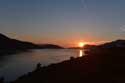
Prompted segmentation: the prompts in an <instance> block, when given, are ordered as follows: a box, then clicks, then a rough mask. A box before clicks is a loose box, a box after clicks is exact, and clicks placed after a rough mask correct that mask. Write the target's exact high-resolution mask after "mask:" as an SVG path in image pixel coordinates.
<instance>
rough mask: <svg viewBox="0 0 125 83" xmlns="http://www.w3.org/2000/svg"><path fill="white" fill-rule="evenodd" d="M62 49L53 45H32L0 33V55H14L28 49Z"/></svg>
mask: <svg viewBox="0 0 125 83" xmlns="http://www.w3.org/2000/svg"><path fill="white" fill-rule="evenodd" d="M61 48H63V47H61V46H58V45H53V44H41V45H38V44H34V43H31V42H26V41H21V40H16V39H12V38H9V37H7V36H5V35H3V34H1V33H0V55H6V54H11V53H15V52H18V51H24V50H28V49H61Z"/></svg>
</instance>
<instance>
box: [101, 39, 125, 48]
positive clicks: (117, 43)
mask: <svg viewBox="0 0 125 83" xmlns="http://www.w3.org/2000/svg"><path fill="white" fill-rule="evenodd" d="M99 47H103V48H112V47H125V40H122V39H121V40H116V41H112V42H108V43H105V44H102V45H100V46H99Z"/></svg>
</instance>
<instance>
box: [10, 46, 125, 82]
mask: <svg viewBox="0 0 125 83" xmlns="http://www.w3.org/2000/svg"><path fill="white" fill-rule="evenodd" d="M86 53H87V54H86V55H85V56H83V57H79V58H71V59H70V60H67V61H63V62H61V63H58V64H52V65H49V66H47V67H40V64H38V65H37V68H36V69H35V70H34V71H33V72H30V73H28V74H26V75H24V76H21V77H19V78H18V79H17V80H15V81H13V82H11V83H125V48H110V49H107V48H106V49H105V48H96V49H92V50H89V51H88V52H86Z"/></svg>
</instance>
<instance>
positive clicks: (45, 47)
mask: <svg viewBox="0 0 125 83" xmlns="http://www.w3.org/2000/svg"><path fill="white" fill-rule="evenodd" d="M38 46H39V48H40V49H63V47H61V46H59V45H54V44H39V45H38Z"/></svg>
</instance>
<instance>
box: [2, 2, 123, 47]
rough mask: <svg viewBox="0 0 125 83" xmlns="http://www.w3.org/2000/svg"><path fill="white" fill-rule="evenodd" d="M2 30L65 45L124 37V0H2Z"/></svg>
mask: <svg viewBox="0 0 125 83" xmlns="http://www.w3.org/2000/svg"><path fill="white" fill-rule="evenodd" d="M0 33H3V34H5V35H7V36H9V37H11V38H16V39H19V40H25V41H31V42H34V43H53V44H59V45H62V46H74V45H75V44H76V43H77V42H81V41H83V42H89V43H94V44H96V43H100V42H104V41H111V40H116V39H125V0H0Z"/></svg>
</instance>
